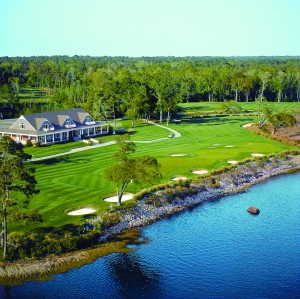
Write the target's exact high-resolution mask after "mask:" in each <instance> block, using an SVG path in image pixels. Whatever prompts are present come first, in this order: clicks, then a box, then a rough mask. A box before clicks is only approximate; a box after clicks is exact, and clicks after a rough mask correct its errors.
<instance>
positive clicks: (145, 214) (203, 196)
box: [0, 153, 300, 284]
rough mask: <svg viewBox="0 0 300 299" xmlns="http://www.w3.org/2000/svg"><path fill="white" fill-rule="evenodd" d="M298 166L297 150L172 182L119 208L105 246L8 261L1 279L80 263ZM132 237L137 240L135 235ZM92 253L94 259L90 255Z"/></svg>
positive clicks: (102, 240) (0, 270)
mask: <svg viewBox="0 0 300 299" xmlns="http://www.w3.org/2000/svg"><path fill="white" fill-rule="evenodd" d="M298 170H300V155H299V153H294V154H293V155H291V154H289V155H287V154H286V155H284V156H270V157H260V158H255V159H249V160H246V161H243V162H240V163H239V164H237V165H232V166H230V167H225V168H223V169H221V170H216V171H212V172H211V173H210V174H208V175H205V176H202V177H200V178H199V179H196V180H194V181H185V182H179V183H176V184H175V183H172V184H171V185H170V184H169V186H167V187H166V186H165V187H162V188H161V189H159V190H156V191H152V192H148V193H146V194H144V195H143V196H141V197H140V198H139V199H138V200H137V201H136V203H135V205H134V206H133V207H131V208H130V209H123V210H122V209H121V210H118V212H117V213H119V215H120V221H119V222H118V223H116V224H115V225H113V226H111V227H109V228H107V229H105V230H104V231H102V234H101V236H100V238H99V241H100V243H104V244H102V245H101V246H105V247H104V248H103V247H102V248H101V247H99V249H90V250H85V251H77V252H73V253H72V252H71V253H68V254H65V255H62V256H51V257H50V256H49V257H46V258H42V259H40V260H28V261H26V260H25V261H18V262H14V263H5V264H3V265H0V283H9V284H11V283H16V282H22V281H28V280H31V279H36V278H38V277H39V276H43V277H45V276H48V275H52V274H54V273H59V272H63V271H65V270H68V269H71V268H72V267H76V266H78V265H79V266H81V265H83V264H85V263H88V262H91V261H92V260H94V259H95V258H96V257H97V256H98V257H99V256H102V255H106V254H109V253H112V252H114V249H113V248H116V247H115V245H114V244H113V243H111V242H108V241H110V240H111V239H116V238H117V237H118V236H119V235H120V234H121V233H124V232H125V233H126V231H129V230H132V229H134V228H139V227H144V226H146V225H148V224H150V223H153V222H155V221H158V220H159V219H162V218H164V217H167V216H169V215H172V214H175V213H178V212H180V211H183V210H187V209H190V208H194V207H196V206H198V205H200V204H202V203H204V202H207V201H213V200H217V199H220V198H222V197H225V196H227V195H232V194H236V193H240V192H244V191H245V190H247V189H248V188H249V187H251V186H253V185H255V184H258V183H260V182H262V181H265V180H267V179H269V178H271V177H274V176H278V175H281V174H285V173H291V172H294V171H298ZM97 221H101V217H97V218H95V219H93V220H91V222H90V223H89V224H90V225H92V226H94V225H95V224H96V223H97ZM131 241H132V242H134V240H133V239H131ZM118 242H120V239H119V240H118ZM122 244H123V245H122V246H125V244H126V242H124V240H122ZM123 248H125V247H123ZM123 250H124V249H123ZM89 252H91V253H89ZM91 255H92V256H93V259H91V258H90V257H91Z"/></svg>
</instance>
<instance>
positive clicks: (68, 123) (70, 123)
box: [65, 117, 76, 128]
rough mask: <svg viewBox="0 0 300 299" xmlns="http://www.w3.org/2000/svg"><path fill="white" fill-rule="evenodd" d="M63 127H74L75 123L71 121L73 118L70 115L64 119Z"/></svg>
mask: <svg viewBox="0 0 300 299" xmlns="http://www.w3.org/2000/svg"><path fill="white" fill-rule="evenodd" d="M65 127H66V128H74V127H76V124H75V123H74V122H73V120H72V119H71V118H70V117H68V118H67V119H66V120H65Z"/></svg>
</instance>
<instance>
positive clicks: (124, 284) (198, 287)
mask: <svg viewBox="0 0 300 299" xmlns="http://www.w3.org/2000/svg"><path fill="white" fill-rule="evenodd" d="M299 199H300V173H297V174H293V175H285V176H281V177H277V178H274V179H271V180H269V181H267V182H265V183H261V184H259V185H256V186H254V187H252V188H251V189H249V190H248V191H247V192H246V193H242V194H237V195H233V196H229V197H226V198H223V199H221V200H219V201H215V202H210V203H206V204H204V205H202V206H199V207H197V208H195V209H193V210H189V211H186V212H183V213H181V214H178V215H175V216H172V217H170V218H168V219H164V220H161V221H159V222H156V223H154V224H152V225H150V226H148V227H146V228H144V229H143V230H142V232H141V237H142V238H144V239H147V242H146V243H145V244H141V245H138V246H130V247H132V248H133V251H132V252H130V253H114V254H111V255H109V256H106V257H102V258H99V259H98V260H96V261H95V262H94V263H93V264H90V265H85V266H83V267H81V268H75V269H73V270H70V271H68V272H66V273H63V274H58V275H55V276H54V277H53V278H52V279H51V280H48V281H45V282H35V281H33V282H28V283H25V284H23V285H20V286H0V298H300V250H299V248H300V200H299ZM251 205H255V206H257V207H258V208H259V209H260V211H261V212H260V214H259V215H258V216H254V215H251V214H249V213H248V212H247V211H246V210H247V208H248V207H249V206H251Z"/></svg>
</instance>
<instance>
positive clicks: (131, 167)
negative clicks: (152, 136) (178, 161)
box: [104, 135, 161, 205]
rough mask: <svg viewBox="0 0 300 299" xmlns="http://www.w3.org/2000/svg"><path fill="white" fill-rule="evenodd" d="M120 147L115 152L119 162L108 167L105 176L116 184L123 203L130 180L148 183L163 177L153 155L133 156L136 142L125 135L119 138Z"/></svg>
mask: <svg viewBox="0 0 300 299" xmlns="http://www.w3.org/2000/svg"><path fill="white" fill-rule="evenodd" d="M117 143H118V144H119V146H120V148H119V151H118V152H117V153H116V154H114V157H115V158H116V159H117V161H118V163H117V164H116V165H114V166H112V167H109V168H108V169H106V171H105V173H104V176H105V178H106V179H107V180H109V181H111V182H113V183H114V184H115V185H116V190H117V197H118V205H121V202H122V197H123V194H124V192H125V190H126V188H127V186H128V184H129V183H130V182H132V183H135V184H139V185H147V184H151V183H154V182H155V181H156V180H158V179H160V178H161V173H160V171H159V168H160V164H159V163H158V162H157V160H156V159H155V158H153V157H149V156H142V157H135V158H133V157H131V154H133V153H134V152H135V144H134V143H133V142H131V141H130V140H129V135H124V137H121V138H119V139H118V140H117Z"/></svg>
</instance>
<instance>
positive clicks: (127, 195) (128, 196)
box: [104, 194, 134, 202]
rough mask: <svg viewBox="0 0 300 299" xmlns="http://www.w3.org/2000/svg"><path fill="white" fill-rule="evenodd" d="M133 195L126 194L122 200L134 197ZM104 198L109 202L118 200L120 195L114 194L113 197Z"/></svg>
mask: <svg viewBox="0 0 300 299" xmlns="http://www.w3.org/2000/svg"><path fill="white" fill-rule="evenodd" d="M133 196H134V194H124V195H123V196H122V202H123V201H126V200H130V199H132V198H133ZM104 200H105V201H107V202H118V197H117V196H112V197H108V198H105V199H104Z"/></svg>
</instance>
